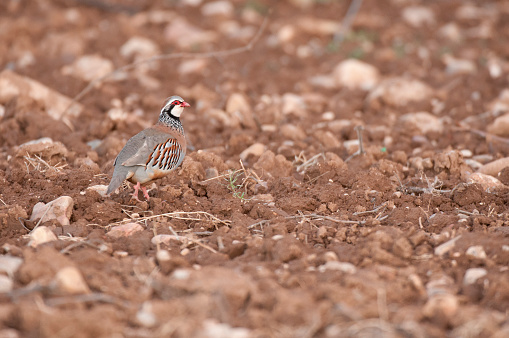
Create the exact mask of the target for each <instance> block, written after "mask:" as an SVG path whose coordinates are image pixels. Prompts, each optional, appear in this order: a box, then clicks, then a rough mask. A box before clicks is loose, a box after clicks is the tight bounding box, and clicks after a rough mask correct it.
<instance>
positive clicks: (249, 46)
mask: <svg viewBox="0 0 509 338" xmlns="http://www.w3.org/2000/svg"><path fill="white" fill-rule="evenodd" d="M267 23H268V16H266V17H265V18H264V19H263V22H262V24H261V26H260V28H259V29H258V31H257V32H256V34H255V35H254V37H253V38H252V39H251V41H249V42H248V44H247V45H244V46H242V47H237V48H232V49H226V50H220V51H215V52H207V53H189V52H180V53H171V54H161V55H155V56H152V57H150V58H148V59H143V60H139V61H136V62H133V63H130V64H128V65H125V66H122V67H120V68H117V69H115V70H114V71H112V72H109V73H108V74H106V75H103V76H101V77H99V78H97V79H95V80H93V81H91V82H90V83H89V84H88V85H87V86H86V87H85V88H84V89H83V90H82V91H81V92H79V93H78V95H76V96H75V97H74V98H73V99H72V101H71V103H70V104H69V106H68V107H67V108H66V109H65V111H64V112H67V111H68V110H69V109H70V108H71V107H72V106H73V105H74V104H75V103H76V102H78V101H79V100H81V99H82V98H83V97H84V96H85V95H86V94H87V93H88V92H89V91H90V90H91V89H92V88H94V87H95V86H96V85H97V84H99V83H101V82H103V81H104V80H106V79H107V78H109V77H111V76H113V75H115V74H117V73H119V72H123V71H127V70H130V69H134V68H136V67H137V66H139V65H142V64H146V63H151V62H154V61H161V60H171V59H180V58H201V59H206V58H211V57H216V58H217V57H225V56H230V55H233V54H239V53H243V52H246V51H249V50H251V49H253V46H254V45H255V44H256V42H258V40H259V39H260V36H261V35H262V33H263V31H264V30H265V28H266V26H267Z"/></svg>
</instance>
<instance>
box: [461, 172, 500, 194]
mask: <svg viewBox="0 0 509 338" xmlns="http://www.w3.org/2000/svg"><path fill="white" fill-rule="evenodd" d="M468 182H469V183H476V184H480V185H481V186H482V188H483V189H484V190H485V191H486V192H491V191H493V190H494V189H498V188H502V187H504V184H503V183H502V182H500V181H499V180H498V179H497V178H495V177H493V176H490V175H485V174H481V173H473V174H471V175H470V176H468Z"/></svg>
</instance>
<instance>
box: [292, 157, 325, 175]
mask: <svg viewBox="0 0 509 338" xmlns="http://www.w3.org/2000/svg"><path fill="white" fill-rule="evenodd" d="M302 157H303V159H304V161H303V163H302V164H301V165H299V166H297V172H299V173H301V172H304V171H306V170H307V169H308V168H309V167H311V166H312V165H315V164H316V162H318V159H320V158H323V159H325V155H324V154H323V153H320V154H316V155H314V156H313V157H311V158H310V159H309V160H306V159H305V157H304V155H302V156H301V155H300V154H299V157H298V158H296V159H295V160H296V161H297V160H301V161H302V159H301V158H302Z"/></svg>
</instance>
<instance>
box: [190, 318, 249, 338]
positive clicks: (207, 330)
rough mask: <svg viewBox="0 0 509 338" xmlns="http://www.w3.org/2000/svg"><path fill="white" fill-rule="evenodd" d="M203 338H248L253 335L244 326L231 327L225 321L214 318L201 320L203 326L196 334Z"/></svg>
mask: <svg viewBox="0 0 509 338" xmlns="http://www.w3.org/2000/svg"><path fill="white" fill-rule="evenodd" d="M197 336H199V337H204V338H213V337H230V338H250V337H253V335H252V334H251V331H250V330H249V329H247V328H244V327H232V326H230V325H229V324H226V323H219V322H218V321H217V320H215V319H206V320H205V321H204V322H203V328H202V329H201V331H200V333H199V334H198V335H197Z"/></svg>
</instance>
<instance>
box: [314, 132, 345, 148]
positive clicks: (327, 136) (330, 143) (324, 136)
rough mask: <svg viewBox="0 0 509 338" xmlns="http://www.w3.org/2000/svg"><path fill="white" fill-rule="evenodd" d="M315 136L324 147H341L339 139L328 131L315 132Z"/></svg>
mask: <svg viewBox="0 0 509 338" xmlns="http://www.w3.org/2000/svg"><path fill="white" fill-rule="evenodd" d="M315 137H316V138H317V139H318V141H319V142H320V143H321V144H322V145H323V147H324V148H326V149H332V148H339V147H341V142H340V141H339V139H338V138H337V137H336V136H335V135H334V134H333V133H331V132H330V131H325V132H320V133H316V134H315Z"/></svg>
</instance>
